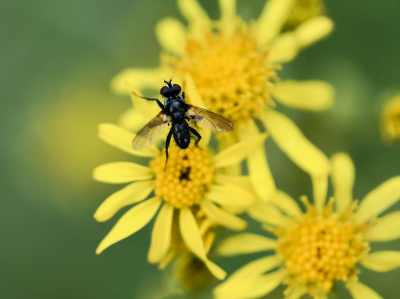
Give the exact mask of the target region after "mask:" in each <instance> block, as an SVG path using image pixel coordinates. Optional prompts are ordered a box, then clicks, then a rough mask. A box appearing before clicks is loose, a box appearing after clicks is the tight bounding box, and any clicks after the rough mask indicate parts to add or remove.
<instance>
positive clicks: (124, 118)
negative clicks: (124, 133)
mask: <svg viewBox="0 0 400 299" xmlns="http://www.w3.org/2000/svg"><path fill="white" fill-rule="evenodd" d="M147 121H148V119H144V117H143V116H142V114H141V113H140V112H139V110H138V109H135V108H129V109H127V110H125V112H123V113H122V114H121V116H120V117H119V119H118V125H119V126H121V127H122V128H124V129H127V130H128V131H131V132H139V130H140V129H141V128H142V127H143V125H144V124H145V123H146V122H147Z"/></svg>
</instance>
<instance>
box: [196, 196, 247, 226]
mask: <svg viewBox="0 0 400 299" xmlns="http://www.w3.org/2000/svg"><path fill="white" fill-rule="evenodd" d="M201 210H202V211H203V212H204V214H206V215H207V217H208V218H210V220H211V221H213V222H215V223H217V224H219V225H222V226H225V227H227V228H230V229H233V230H243V229H245V228H246V226H247V223H246V221H244V220H243V219H240V218H239V217H237V216H235V215H232V214H229V213H227V212H225V211H224V210H221V209H220V208H218V207H217V206H216V205H214V204H213V203H211V202H209V201H207V200H203V202H202V203H201Z"/></svg>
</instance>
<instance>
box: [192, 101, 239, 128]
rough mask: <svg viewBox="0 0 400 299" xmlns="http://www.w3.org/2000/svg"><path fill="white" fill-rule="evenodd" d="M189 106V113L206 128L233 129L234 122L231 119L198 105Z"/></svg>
mask: <svg viewBox="0 0 400 299" xmlns="http://www.w3.org/2000/svg"><path fill="white" fill-rule="evenodd" d="M188 106H189V109H188V110H187V115H188V116H189V117H190V118H191V119H194V120H195V121H196V122H198V123H199V124H202V125H203V126H205V127H206V128H209V129H211V130H214V131H217V132H231V131H233V123H232V122H231V121H230V120H229V119H227V118H225V117H223V116H221V115H219V114H216V113H214V112H211V111H208V110H206V109H203V108H199V107H197V106H193V105H188Z"/></svg>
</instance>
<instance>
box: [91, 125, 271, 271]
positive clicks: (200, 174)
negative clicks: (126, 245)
mask: <svg viewBox="0 0 400 299" xmlns="http://www.w3.org/2000/svg"><path fill="white" fill-rule="evenodd" d="M99 136H100V138H101V139H103V140H104V141H105V142H107V143H109V144H111V145H113V146H115V147H117V148H119V149H121V150H123V151H125V152H127V153H130V154H132V155H135V156H138V157H147V158H151V161H150V162H149V166H144V165H140V164H137V163H132V162H114V163H109V164H105V165H101V166H99V167H97V168H96V169H95V170H94V174H93V176H94V178H95V179H96V180H98V181H101V182H106V183H114V184H123V183H130V184H129V185H128V186H126V187H125V188H123V189H122V190H120V191H118V192H116V193H114V194H112V195H111V196H109V197H108V198H107V199H106V200H105V201H104V202H103V203H102V204H101V205H100V207H99V208H98V209H97V211H96V213H95V215H94V217H95V219H96V220H98V221H106V220H108V219H110V218H111V217H112V216H114V215H115V213H117V212H118V211H119V210H120V209H121V208H123V207H125V206H128V205H132V204H136V205H135V206H134V207H132V208H131V209H130V210H128V211H127V212H126V213H125V214H124V215H123V216H122V217H121V218H120V220H119V221H118V222H117V223H116V225H115V226H114V227H113V228H112V230H111V231H110V232H109V234H108V235H107V236H106V237H105V238H104V239H103V240H102V241H101V243H100V245H99V246H98V248H97V250H96V252H97V253H98V254H99V253H101V252H102V251H103V250H104V249H106V248H107V247H109V246H110V245H112V244H114V243H116V242H118V241H120V240H122V239H125V238H127V237H128V236H130V235H132V234H134V233H135V232H137V231H138V230H140V229H141V228H143V227H144V226H145V225H146V224H147V223H148V222H150V221H151V219H152V218H153V217H154V216H155V215H156V213H157V211H158V209H159V208H160V207H161V209H160V212H159V213H158V216H157V218H156V220H155V224H154V228H153V233H152V238H151V245H150V250H149V254H148V260H149V262H151V263H162V264H165V263H166V262H168V260H169V259H170V258H171V253H172V254H173V253H175V252H177V251H178V252H179V250H180V249H179V248H177V247H179V246H181V245H182V244H184V245H185V247H186V250H189V251H191V252H192V253H193V254H194V255H195V256H197V257H198V258H199V259H200V260H202V261H203V262H204V263H205V264H206V266H207V267H208V269H209V270H210V272H211V273H212V274H213V275H214V276H215V277H217V278H219V279H223V278H224V277H225V272H224V271H223V270H222V269H221V268H219V267H218V266H217V265H216V264H214V263H213V262H211V261H210V260H209V259H208V258H207V251H208V250H209V247H210V246H211V244H212V241H213V234H212V233H210V230H209V228H210V226H215V225H222V226H225V227H228V228H230V229H233V230H242V229H244V228H245V227H246V222H245V221H244V220H242V219H240V218H239V217H237V216H235V215H233V214H231V213H228V212H226V211H225V210H224V208H225V207H231V206H240V207H243V206H246V205H249V204H251V203H252V202H253V201H254V200H255V197H254V195H253V194H252V193H251V192H248V191H246V190H244V189H241V188H239V187H236V186H234V185H229V183H227V182H225V181H224V178H225V176H224V175H220V174H218V173H217V170H218V169H220V168H223V167H226V166H230V165H233V164H236V163H240V162H241V161H242V160H243V159H245V157H246V156H247V155H249V154H250V153H251V152H252V151H253V150H254V149H255V148H257V147H259V146H260V145H261V144H262V143H263V142H264V141H265V139H266V134H263V135H258V136H256V137H255V138H252V140H251V141H249V142H242V143H238V144H235V145H233V146H232V147H230V148H227V149H226V150H224V151H222V152H219V153H218V154H216V155H215V156H212V153H211V152H210V150H208V141H209V139H210V135H209V134H207V132H205V133H204V134H203V139H202V141H201V143H200V145H201V147H193V148H192V149H191V150H186V151H179V152H178V151H175V150H172V151H170V157H169V160H168V164H167V167H166V169H165V171H164V166H165V161H166V158H165V154H164V151H163V150H158V149H157V148H156V147H155V146H154V145H153V146H151V147H149V148H146V149H144V150H142V151H135V150H133V149H132V146H131V143H132V140H133V138H134V137H135V134H133V133H131V132H129V131H127V130H125V129H123V128H121V127H118V126H115V125H112V124H102V125H100V127H99ZM153 191H154V196H153V197H151V198H150V199H146V198H147V197H148V196H149V195H150V193H152V192H153ZM174 228H175V229H174ZM177 235H178V236H177ZM177 238H178V239H179V240H178V241H176V240H177Z"/></svg>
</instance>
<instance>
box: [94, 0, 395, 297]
mask: <svg viewBox="0 0 400 299" xmlns="http://www.w3.org/2000/svg"><path fill="white" fill-rule="evenodd" d="M177 3H178V6H179V9H180V11H181V13H182V15H183V16H184V17H185V18H186V19H187V21H188V26H187V27H185V26H184V25H183V24H182V23H181V22H180V21H178V20H177V19H173V18H167V19H164V20H162V21H160V23H159V24H158V25H157V28H156V35H157V38H158V41H159V43H160V45H161V46H162V48H163V51H162V54H161V61H160V67H157V68H154V69H139V68H130V69H126V70H123V71H122V72H121V73H120V74H118V75H117V76H116V77H115V78H114V79H113V80H112V83H111V86H112V89H113V90H114V92H116V93H117V94H121V95H124V94H129V95H130V96H131V99H132V102H133V108H132V109H130V110H129V111H127V112H126V113H124V115H123V116H122V117H121V121H120V123H121V126H122V127H121V126H116V125H112V124H101V125H100V126H99V137H100V138H101V139H103V140H104V141H105V142H107V143H109V144H110V145H113V146H115V147H117V148H119V149H121V150H123V151H125V152H127V153H129V154H132V155H134V156H137V157H141V158H143V159H141V161H145V162H143V163H141V164H138V163H133V162H114V163H109V164H105V165H102V166H99V167H97V168H96V169H95V170H94V178H95V179H96V180H99V181H102V182H106V183H114V184H122V183H129V184H128V185H127V186H126V187H124V188H123V189H121V190H120V191H118V192H116V193H114V194H112V195H110V196H109V197H108V198H107V199H106V200H105V201H104V202H103V203H102V204H101V205H100V207H99V208H98V210H97V211H96V213H95V218H96V220H98V221H106V220H108V219H110V218H111V217H113V216H114V215H115V214H116V213H117V212H118V211H119V210H120V209H122V208H124V207H126V206H129V205H134V206H133V207H132V208H130V209H129V210H128V211H127V212H125V214H124V215H123V216H122V217H121V218H120V219H119V220H118V221H117V223H116V224H115V226H114V227H113V228H112V230H111V231H110V232H109V234H108V235H107V236H106V237H105V238H104V239H103V240H102V241H101V243H100V245H99V247H98V248H97V253H101V252H102V251H103V250H105V249H106V248H108V247H109V246H111V245H113V244H115V243H117V242H119V241H121V240H122V239H125V238H127V237H129V236H130V235H132V234H134V233H135V232H137V231H138V230H140V229H142V228H143V227H144V226H145V225H146V224H148V223H149V222H151V220H152V219H153V218H155V221H154V226H153V230H152V236H151V244H150V249H149V252H148V261H149V262H150V263H155V264H158V265H159V267H160V268H161V269H163V268H165V267H166V266H167V264H168V263H169V262H170V261H171V260H173V259H174V268H175V270H176V272H175V276H176V277H178V278H179V279H180V280H181V283H182V284H183V285H184V287H186V289H187V290H191V291H194V290H197V289H198V288H203V287H204V285H205V284H207V283H209V281H210V279H209V278H210V277H211V275H212V276H214V277H216V278H217V279H220V280H223V279H225V277H226V275H227V273H226V272H225V271H224V270H223V269H222V268H220V267H219V266H218V265H217V264H216V263H215V260H213V259H212V258H210V256H212V255H210V252H211V251H212V249H213V247H215V246H213V245H214V239H215V238H216V237H217V236H218V232H219V227H225V228H229V229H231V230H234V231H242V230H244V229H245V228H246V227H247V223H246V221H245V220H243V219H242V218H240V217H239V216H238V214H240V213H247V214H248V215H249V216H250V217H251V218H253V219H254V220H256V221H259V222H261V223H262V226H263V228H264V229H265V231H266V234H267V235H266V236H263V235H257V234H253V233H240V234H236V235H234V236H232V237H230V238H228V239H225V240H224V241H223V242H222V243H221V244H220V245H219V246H218V248H217V250H216V252H217V253H218V254H219V255H220V256H231V255H237V254H245V253H246V254H248V253H254V252H262V251H269V252H270V253H271V252H272V254H269V255H267V256H266V257H263V258H261V259H258V260H256V261H253V262H251V263H249V264H247V265H245V266H244V267H243V268H241V269H239V270H238V271H236V272H235V273H233V274H232V275H230V276H229V277H228V278H227V279H226V280H225V281H224V282H222V283H221V284H220V285H218V286H217V287H216V288H215V289H214V291H213V294H214V297H215V298H217V299H225V298H226V299H241V298H243V299H244V298H261V297H263V296H265V295H267V294H268V293H270V292H271V291H272V290H274V289H275V288H276V287H277V286H278V285H280V284H283V285H285V286H286V290H285V291H284V296H285V298H290V299H297V298H300V297H301V296H303V295H305V294H309V295H310V296H312V297H314V298H316V299H325V298H327V297H328V296H329V295H330V294H331V293H333V290H334V287H335V285H336V283H337V282H339V281H342V282H344V283H345V285H346V287H347V289H348V290H349V291H350V293H351V294H352V296H353V297H354V298H356V299H359V298H372V299H374V298H381V297H380V296H379V295H378V294H377V293H376V292H374V291H373V290H371V289H370V288H369V287H367V286H366V285H364V284H362V283H360V282H358V275H359V271H360V270H359V269H358V265H363V266H364V267H366V268H369V269H372V270H376V271H380V272H383V271H389V270H392V269H394V268H396V267H398V266H400V262H399V261H400V253H399V252H395V251H382V252H373V249H372V242H381V241H390V240H394V239H397V238H399V237H400V233H399V232H400V229H399V228H400V221H399V220H398V212H395V213H392V214H388V215H385V216H383V217H382V218H379V216H380V215H381V214H382V213H383V212H384V211H385V210H387V209H388V208H389V207H391V206H392V205H393V204H395V203H396V202H397V201H398V200H399V198H400V177H395V178H392V179H390V180H388V181H386V182H385V183H383V184H382V185H380V186H379V187H377V188H376V189H374V190H373V191H371V192H370V193H369V194H368V195H367V196H366V197H365V198H364V199H363V200H362V201H361V202H360V203H358V201H356V200H354V199H353V195H352V187H353V183H354V179H355V170H354V165H353V163H352V161H351V159H350V157H349V156H348V155H347V154H344V153H339V154H336V155H334V156H333V157H332V158H331V159H329V158H327V157H326V155H325V154H324V153H323V152H322V151H320V150H319V149H318V148H317V147H316V146H314V145H313V144H312V143H311V142H310V141H309V140H308V139H307V138H306V137H305V136H304V135H303V133H302V132H301V131H300V129H299V128H298V127H297V126H296V124H295V123H294V122H293V121H292V120H290V119H289V118H288V117H287V116H285V115H284V114H282V113H280V112H279V111H278V110H279V109H278V108H279V107H277V104H278V105H280V104H282V105H285V106H288V107H291V108H296V109H301V110H308V111H322V110H326V109H328V108H330V107H331V106H332V104H333V101H334V89H333V87H332V86H331V85H330V84H328V83H326V82H323V81H317V80H313V81H294V80H281V79H280V77H279V73H280V70H281V69H282V68H283V64H284V63H287V62H289V61H291V60H293V59H294V58H295V57H296V56H297V54H298V53H299V52H300V51H301V50H303V49H305V48H307V47H309V46H311V45H312V44H314V43H315V42H317V41H319V40H321V39H323V38H325V37H326V36H328V35H329V34H330V33H331V31H332V30H333V22H332V21H331V20H330V19H329V18H328V17H327V16H325V15H324V14H325V7H324V4H323V2H322V1H317V0H314V1H310V0H308V1H301V0H268V2H267V3H266V4H265V6H264V8H263V10H262V11H261V14H260V16H259V17H258V19H257V20H253V21H252V22H249V23H247V22H245V21H243V20H242V19H241V18H240V17H239V16H238V15H237V14H236V1H234V0H219V4H220V10H221V17H220V19H219V20H216V21H215V20H211V19H210V17H209V16H208V15H207V13H206V11H204V9H203V8H202V7H201V6H200V5H199V3H198V2H197V1H196V0H177ZM172 74H174V81H175V82H177V83H179V84H180V85H182V86H183V89H184V91H185V93H186V96H187V101H188V102H189V103H190V104H193V105H196V106H199V107H202V108H206V109H208V110H210V111H213V112H215V113H218V114H221V115H223V116H225V117H227V118H229V119H230V120H231V121H232V122H233V123H234V124H235V130H234V132H232V133H216V134H215V137H216V138H215V140H214V141H215V142H214V143H212V142H211V132H210V131H209V130H207V129H205V130H203V131H202V132H201V134H202V137H203V138H202V139H201V142H200V143H199V145H197V144H192V145H191V146H190V148H189V149H187V150H183V151H177V150H176V149H171V151H170V156H169V160H168V164H166V157H165V155H164V151H163V150H162V149H159V147H157V146H156V145H157V144H158V142H156V143H155V144H156V145H151V146H149V147H147V148H145V149H143V150H140V151H138V150H134V149H133V148H132V145H131V143H132V140H133V139H134V138H135V136H136V135H135V134H134V133H132V131H133V132H137V131H138V130H139V129H140V127H142V126H144V125H145V123H146V121H148V120H149V119H151V118H153V117H154V115H156V114H157V113H158V112H159V111H157V106H156V105H152V104H151V103H150V102H148V101H145V100H143V99H140V97H137V95H139V96H141V94H142V93H141V92H142V91H144V90H153V91H155V90H159V88H160V87H161V86H160V80H159V78H160V77H161V78H170V77H171V75H172ZM398 106H399V105H398V99H397V100H393V102H391V103H390V104H388V106H387V109H385V112H384V116H383V117H382V128H383V131H384V132H385V133H384V134H385V136H386V137H387V138H388V139H392V140H393V139H396V138H398V135H399V132H397V131H399V130H398V129H399V128H398V127H399V123H398V120H399V118H398V117H397V119H396V113H397V114H399V113H398V112H399V111H397V110H399V109H397V110H396V108H398ZM396 121H397V123H396ZM396 130H397V131H396ZM396 132H397V133H396ZM268 136H270V137H271V139H272V140H274V142H275V143H276V144H277V146H278V147H279V148H280V149H281V150H282V151H283V152H284V153H285V154H286V155H287V156H288V157H289V158H290V160H292V161H293V162H294V163H295V164H296V165H297V166H298V167H299V168H301V169H302V170H304V171H305V172H306V173H307V174H309V175H310V177H311V180H312V186H313V191H314V196H313V197H314V202H313V204H311V203H310V202H309V201H308V199H307V197H305V196H302V197H301V201H302V202H303V204H304V208H305V212H303V211H302V209H301V207H299V206H298V204H297V202H296V201H295V200H294V199H293V198H291V197H290V196H289V195H287V194H286V193H284V192H283V191H281V190H278V189H277V188H276V185H275V181H274V179H273V176H272V172H271V170H270V168H269V165H268V160H267V155H266V149H265V140H266V139H267V137H268ZM215 144H216V146H214V145H215ZM244 165H245V166H246V167H243V166H244ZM244 168H245V169H246V170H247V171H246V172H245V171H244V170H243V169H244ZM329 178H331V181H332V183H333V186H334V193H333V195H332V197H331V198H330V199H329V200H328V201H326V198H327V194H328V192H327V190H328V181H329ZM157 213H158V215H157ZM271 235H272V236H273V238H271ZM371 252H372V253H371Z"/></svg>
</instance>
